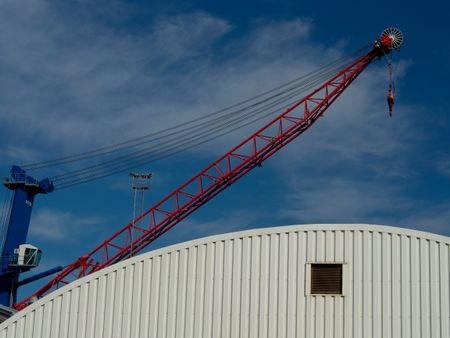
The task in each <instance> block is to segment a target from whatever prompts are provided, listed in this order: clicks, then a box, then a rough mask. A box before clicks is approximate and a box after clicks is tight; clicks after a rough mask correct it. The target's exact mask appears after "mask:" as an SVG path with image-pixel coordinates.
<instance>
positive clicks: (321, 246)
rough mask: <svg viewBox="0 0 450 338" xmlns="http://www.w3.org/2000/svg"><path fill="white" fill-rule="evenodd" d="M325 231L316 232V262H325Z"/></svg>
mask: <svg viewBox="0 0 450 338" xmlns="http://www.w3.org/2000/svg"><path fill="white" fill-rule="evenodd" d="M325 233H326V232H325V231H321V230H318V231H316V241H315V242H316V243H315V246H316V254H315V259H314V260H315V261H316V262H325V250H326V242H325Z"/></svg>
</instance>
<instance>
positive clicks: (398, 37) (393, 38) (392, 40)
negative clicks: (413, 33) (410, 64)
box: [380, 27, 403, 50]
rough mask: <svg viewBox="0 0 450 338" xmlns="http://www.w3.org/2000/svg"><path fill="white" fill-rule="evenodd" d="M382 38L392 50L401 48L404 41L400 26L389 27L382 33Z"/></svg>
mask: <svg viewBox="0 0 450 338" xmlns="http://www.w3.org/2000/svg"><path fill="white" fill-rule="evenodd" d="M380 40H381V41H383V45H385V46H386V47H387V48H388V49H390V50H392V49H399V48H400V46H401V45H402V43H403V33H402V31H401V30H400V29H398V28H395V27H389V28H386V29H385V30H384V31H383V33H381V37H380Z"/></svg>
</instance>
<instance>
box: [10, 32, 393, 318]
mask: <svg viewBox="0 0 450 338" xmlns="http://www.w3.org/2000/svg"><path fill="white" fill-rule="evenodd" d="M399 40H400V43H401V41H402V36H401V33H400V31H398V30H394V31H392V30H389V29H388V30H385V31H384V32H383V34H382V35H381V37H380V39H379V40H377V41H375V42H374V44H373V48H372V49H371V51H369V52H368V53H367V54H365V55H363V56H361V57H359V58H358V59H357V60H356V61H354V62H353V63H352V64H350V65H349V66H347V67H346V68H345V69H343V70H341V71H339V72H338V73H337V74H336V75H334V76H333V77H332V78H331V79H329V80H328V81H326V82H325V83H323V84H322V85H321V86H320V87H318V88H317V89H315V90H313V91H312V92H311V93H310V94H308V95H307V96H306V97H304V98H302V99H301V100H300V101H298V102H297V103H295V104H294V105H292V106H291V107H290V108H288V109H286V110H285V111H284V112H283V113H282V114H281V115H279V116H278V117H276V118H275V119H273V120H272V121H270V122H269V123H268V124H266V125H265V126H264V127H262V128H261V129H259V130H258V131H257V132H256V133H254V134H253V135H251V136H250V137H248V138H247V139H246V140H244V141H243V142H241V143H240V144H239V145H237V146H236V147H234V148H233V149H232V150H230V151H229V152H227V153H226V154H225V155H223V156H221V157H220V158H219V159H217V160H216V161H214V162H213V163H212V164H210V165H209V166H207V167H206V168H205V169H203V170H202V171H200V172H199V173H198V174H197V175H195V176H194V177H192V178H191V179H190V180H188V181H187V182H186V183H184V184H183V185H182V186H180V187H179V188H177V189H176V190H175V191H173V192H172V193H171V194H169V195H168V196H167V197H165V198H164V199H162V200H161V201H160V202H159V203H157V204H156V205H154V206H153V207H152V208H150V209H148V210H147V211H146V212H144V213H143V214H142V215H141V216H139V217H138V218H137V219H136V220H134V222H131V223H129V224H127V225H126V226H125V227H124V228H122V229H121V230H120V231H118V232H117V233H115V234H114V235H113V236H111V237H110V238H108V239H107V240H105V241H104V242H103V243H102V244H101V245H99V246H98V247H97V248H95V249H94V250H92V251H91V252H90V253H88V254H86V255H84V256H82V257H80V258H79V259H77V260H76V261H75V262H74V263H72V264H71V265H69V266H67V267H66V268H65V269H64V270H63V271H62V272H61V273H60V274H58V275H57V276H56V277H55V278H54V279H53V280H52V281H50V282H49V283H47V284H46V285H44V286H43V287H42V288H41V289H39V290H38V291H37V292H35V293H34V294H33V295H32V296H30V297H28V298H26V299H24V300H23V301H21V302H20V303H18V304H16V306H15V308H16V309H18V310H20V309H23V308H25V307H26V306H27V305H28V304H30V303H31V302H32V301H33V300H35V299H37V298H40V297H42V296H43V295H44V294H47V293H48V292H49V291H51V290H53V289H55V288H58V287H59V286H60V285H64V284H67V283H69V282H70V281H72V280H73V279H78V278H81V277H84V276H86V275H88V274H91V273H93V272H95V271H98V270H100V269H102V268H104V267H106V266H109V265H111V264H114V263H117V262H119V261H121V260H123V259H126V258H128V257H130V255H134V254H135V253H137V252H139V251H141V250H142V249H143V248H145V247H146V246H147V245H148V244H150V243H151V242H153V241H154V240H155V239H156V238H158V237H159V236H161V235H162V234H164V233H165V232H166V231H168V230H169V229H170V228H172V227H173V226H175V225H176V224H178V223H179V222H180V221H181V220H183V219H184V218H186V217H187V216H188V215H190V214H191V213H193V212H194V211H195V210H197V209H198V208H199V207H200V206H202V205H203V204H205V203H206V202H208V201H209V200H211V199H212V198H213V197H214V196H216V195H217V194H219V193H220V192H221V191H223V190H225V189H226V188H227V187H229V186H230V185H231V184H233V183H234V182H236V181H237V180H238V179H239V178H241V177H242V176H244V175H245V174H246V173H248V172H249V171H251V170H252V169H253V168H255V167H258V166H261V163H262V162H264V161H265V160H266V159H268V158H269V157H271V156H272V155H274V154H275V153H276V152H277V151H278V150H280V149H281V148H283V147H284V146H285V145H287V144H288V143H290V142H291V141H292V140H294V139H295V138H297V137H298V136H299V135H301V134H302V133H303V132H305V131H306V130H307V129H309V128H310V127H311V126H312V125H313V124H314V122H316V121H317V120H318V119H319V117H321V116H322V115H323V113H324V112H325V110H327V109H328V107H330V105H331V104H332V103H333V102H334V101H335V100H336V99H337V98H338V97H339V96H340V95H341V94H342V93H343V91H344V90H345V89H346V88H347V87H348V86H349V85H350V84H351V83H352V82H353V81H354V80H355V79H356V78H357V77H358V75H359V74H361V72H362V71H363V70H364V69H365V68H366V67H367V66H368V65H369V64H370V63H371V62H372V61H373V60H374V59H375V58H377V57H380V56H383V55H384V54H387V53H389V52H390V51H391V50H392V49H397V48H398V46H399V44H398V42H399ZM136 224H139V225H136ZM143 224H145V225H143ZM132 231H133V232H138V233H140V236H138V237H137V238H134V236H133V235H132Z"/></svg>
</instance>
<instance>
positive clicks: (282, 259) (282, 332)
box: [274, 233, 289, 338]
mask: <svg viewBox="0 0 450 338" xmlns="http://www.w3.org/2000/svg"><path fill="white" fill-rule="evenodd" d="M278 245H279V248H278V252H279V254H278V257H277V264H278V269H279V281H278V287H277V290H276V292H277V293H278V295H277V298H275V299H274V302H278V304H277V307H278V318H276V319H278V323H277V332H276V334H275V336H276V337H280V338H283V337H286V335H287V315H288V314H287V304H288V299H287V290H288V287H289V286H288V271H287V269H288V250H289V242H288V234H286V233H282V234H280V236H279V242H278Z"/></svg>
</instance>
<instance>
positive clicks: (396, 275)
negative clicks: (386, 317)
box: [391, 234, 402, 337]
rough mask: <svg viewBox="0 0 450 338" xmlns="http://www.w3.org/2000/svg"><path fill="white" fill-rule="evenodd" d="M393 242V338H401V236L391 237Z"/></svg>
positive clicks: (393, 235)
mask: <svg viewBox="0 0 450 338" xmlns="http://www.w3.org/2000/svg"><path fill="white" fill-rule="evenodd" d="M391 241H392V259H391V264H392V298H391V302H392V337H401V304H402V299H401V284H400V283H401V280H400V272H401V269H400V267H401V262H400V258H401V252H400V236H399V235H396V234H392V235H391Z"/></svg>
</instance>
